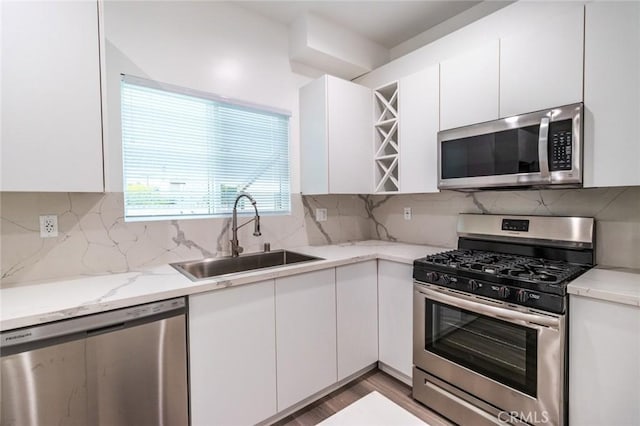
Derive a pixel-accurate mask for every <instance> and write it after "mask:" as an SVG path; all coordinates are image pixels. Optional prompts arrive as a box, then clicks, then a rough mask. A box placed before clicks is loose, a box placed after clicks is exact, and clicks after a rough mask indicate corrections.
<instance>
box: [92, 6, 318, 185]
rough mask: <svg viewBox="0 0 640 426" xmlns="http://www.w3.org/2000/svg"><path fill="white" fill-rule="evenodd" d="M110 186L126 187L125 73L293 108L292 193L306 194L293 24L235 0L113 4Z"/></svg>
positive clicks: (107, 15)
mask: <svg viewBox="0 0 640 426" xmlns="http://www.w3.org/2000/svg"><path fill="white" fill-rule="evenodd" d="M103 11H104V14H103V21H104V34H105V62H106V78H105V79H106V90H105V92H106V141H105V148H106V149H105V151H106V152H105V169H106V191H107V192H121V191H122V188H123V185H122V142H121V127H120V74H121V73H124V74H131V75H135V76H139V77H144V78H149V79H152V80H157V81H161V82H164V83H170V84H175V85H178V86H183V87H187V88H192V89H196V90H201V91H206V92H210V93H214V94H217V95H221V96H225V97H229V98H236V99H241V100H245V101H250V102H253V103H257V104H262V105H267V106H272V107H277V108H280V109H284V110H288V111H291V112H292V117H291V133H290V135H291V136H290V139H291V153H290V158H291V178H292V185H291V189H292V192H294V193H296V192H300V183H299V181H300V179H299V175H300V173H299V161H298V158H299V149H298V146H299V142H298V134H299V131H298V121H299V120H298V88H299V87H300V86H303V85H305V84H306V83H307V82H308V81H309V79H308V78H306V77H304V76H301V75H298V74H295V73H293V72H292V71H291V68H290V65H289V51H288V28H287V27H286V26H285V25H283V24H280V23H276V22H274V21H271V20H269V19H267V18H264V17H261V16H259V15H257V14H254V13H251V12H248V11H246V10H244V9H242V8H240V7H238V6H235V5H233V4H230V3H228V2H188V1H176V2H161V1H160V2H154V1H145V2H141V1H126V2H121V1H106V2H104V4H103Z"/></svg>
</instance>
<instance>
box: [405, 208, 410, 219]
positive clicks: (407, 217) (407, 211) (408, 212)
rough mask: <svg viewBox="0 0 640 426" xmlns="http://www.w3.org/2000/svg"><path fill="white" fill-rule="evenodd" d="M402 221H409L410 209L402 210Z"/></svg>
mask: <svg viewBox="0 0 640 426" xmlns="http://www.w3.org/2000/svg"><path fill="white" fill-rule="evenodd" d="M404 220H411V207H405V208H404Z"/></svg>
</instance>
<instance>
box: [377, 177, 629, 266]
mask: <svg viewBox="0 0 640 426" xmlns="http://www.w3.org/2000/svg"><path fill="white" fill-rule="evenodd" d="M367 203H368V205H369V206H370V208H368V212H369V216H370V217H371V219H372V223H371V226H372V229H371V237H372V238H376V239H382V240H391V241H402V242H407V243H420V244H427V245H434V246H443V247H455V245H456V221H457V215H458V213H485V214H522V215H543V216H584V217H593V218H595V219H596V261H597V263H598V264H601V265H609V266H620V267H630V268H640V187H616V188H593V189H566V190H561V189H554V190H530V191H481V192H473V193H463V192H454V191H443V192H441V193H438V194H411V195H409V194H407V195H394V196H372V197H368V198H367ZM404 207H411V209H412V213H413V218H412V219H411V220H409V221H407V220H404V217H403V209H404Z"/></svg>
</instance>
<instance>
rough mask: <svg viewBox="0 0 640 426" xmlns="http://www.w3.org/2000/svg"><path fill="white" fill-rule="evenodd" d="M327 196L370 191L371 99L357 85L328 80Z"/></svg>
mask: <svg viewBox="0 0 640 426" xmlns="http://www.w3.org/2000/svg"><path fill="white" fill-rule="evenodd" d="M327 79H328V91H327V96H328V103H327V117H328V125H329V126H328V132H329V133H328V134H329V193H331V194H368V193H371V192H372V189H373V117H372V114H373V104H372V102H373V98H372V93H371V90H370V89H369V88H367V87H364V86H360V85H359V84H355V83H351V82H350V81H345V80H341V79H339V78H335V77H331V76H328V77H327Z"/></svg>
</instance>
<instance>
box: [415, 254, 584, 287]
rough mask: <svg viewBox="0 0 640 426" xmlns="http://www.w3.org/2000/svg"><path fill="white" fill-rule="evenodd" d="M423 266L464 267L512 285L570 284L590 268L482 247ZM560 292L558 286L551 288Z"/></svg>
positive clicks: (426, 260) (468, 271) (433, 257)
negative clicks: (491, 250) (487, 249)
mask: <svg viewBox="0 0 640 426" xmlns="http://www.w3.org/2000/svg"><path fill="white" fill-rule="evenodd" d="M416 262H417V263H419V264H421V265H422V266H427V265H433V266H435V267H437V269H439V270H442V271H443V272H446V271H450V272H451V273H456V272H460V271H464V272H465V273H466V275H469V274H471V275H474V276H477V277H479V278H483V279H487V280H490V281H492V280H493V279H492V278H494V277H495V278H497V279H495V280H493V281H495V282H499V283H505V284H511V285H518V283H522V284H523V286H524V287H527V288H534V287H537V288H538V289H539V290H540V291H544V289H545V288H546V287H548V286H550V285H551V286H554V287H563V286H565V287H566V284H567V283H568V282H569V281H570V280H572V279H573V278H575V277H577V276H578V275H580V274H582V273H583V272H584V271H585V270H586V268H585V267H584V266H581V265H575V264H572V263H568V262H562V261H553V260H546V259H540V258H535V257H528V256H518V255H511V254H501V253H495V252H490V251H481V250H451V251H447V252H443V253H438V254H434V255H431V256H427V257H425V258H422V259H418V260H417V261H416ZM550 292H552V293H557V290H551V291H550Z"/></svg>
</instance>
